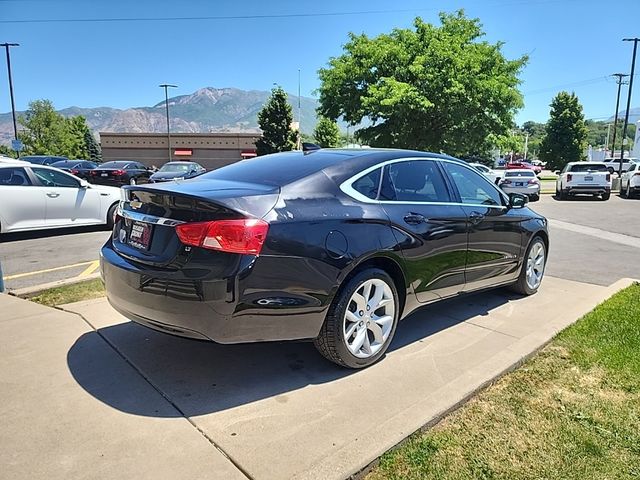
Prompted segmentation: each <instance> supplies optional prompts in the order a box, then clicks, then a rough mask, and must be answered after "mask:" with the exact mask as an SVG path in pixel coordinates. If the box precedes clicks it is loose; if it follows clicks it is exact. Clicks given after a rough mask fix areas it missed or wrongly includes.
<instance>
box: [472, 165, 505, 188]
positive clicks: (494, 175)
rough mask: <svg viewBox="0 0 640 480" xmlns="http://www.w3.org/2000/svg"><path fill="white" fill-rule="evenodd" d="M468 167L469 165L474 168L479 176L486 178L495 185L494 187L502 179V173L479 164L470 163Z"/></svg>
mask: <svg viewBox="0 0 640 480" xmlns="http://www.w3.org/2000/svg"><path fill="white" fill-rule="evenodd" d="M469 165H471V166H472V167H473V168H475V169H476V170H478V171H479V172H480V173H481V174H483V175H484V176H485V177H487V178H488V179H489V180H490V181H491V183H495V184H496V185H498V183H500V179H501V178H502V175H503V172H502V171H500V170H492V169H490V168H489V167H487V166H486V165H483V164H481V163H470V164H469Z"/></svg>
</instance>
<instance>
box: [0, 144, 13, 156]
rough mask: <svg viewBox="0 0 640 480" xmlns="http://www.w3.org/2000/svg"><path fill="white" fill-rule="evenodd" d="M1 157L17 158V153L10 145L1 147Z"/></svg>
mask: <svg viewBox="0 0 640 480" xmlns="http://www.w3.org/2000/svg"><path fill="white" fill-rule="evenodd" d="M0 155H4V156H5V157H11V158H16V152H14V151H13V150H11V147H9V146H8V145H0Z"/></svg>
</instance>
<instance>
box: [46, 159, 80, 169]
mask: <svg viewBox="0 0 640 480" xmlns="http://www.w3.org/2000/svg"><path fill="white" fill-rule="evenodd" d="M78 163H79V162H78V161H77V160H76V161H73V160H61V161H59V162H55V163H52V164H51V166H52V167H57V168H69V167H75V166H76V165H78Z"/></svg>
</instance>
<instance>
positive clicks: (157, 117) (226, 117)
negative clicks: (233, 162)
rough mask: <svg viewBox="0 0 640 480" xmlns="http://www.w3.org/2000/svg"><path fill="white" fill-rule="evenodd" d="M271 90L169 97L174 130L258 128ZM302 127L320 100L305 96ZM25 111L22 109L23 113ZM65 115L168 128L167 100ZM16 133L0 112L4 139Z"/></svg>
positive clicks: (120, 126) (121, 126)
mask: <svg viewBox="0 0 640 480" xmlns="http://www.w3.org/2000/svg"><path fill="white" fill-rule="evenodd" d="M269 95H270V92H267V91H260V90H248V91H247V90H239V89H237V88H213V87H206V88H201V89H199V90H197V91H195V92H193V93H192V94H190V95H179V96H176V97H171V98H169V108H170V109H171V112H170V113H171V130H172V131H174V132H184V133H189V132H194V133H195V132H238V131H243V132H254V131H257V130H258V123H257V115H258V112H259V111H260V109H261V108H262V106H263V105H264V103H265V102H266V100H267V98H268V97H269ZM289 102H290V103H291V105H292V106H293V111H294V117H295V118H296V119H297V116H298V97H297V96H295V95H289ZM300 105H301V113H302V131H303V132H305V133H311V132H312V131H313V129H314V127H315V125H316V107H317V101H316V100H315V99H313V98H308V97H301V101H300ZM21 113H23V112H19V114H21ZM60 113H61V114H62V115H64V116H73V115H84V116H85V117H86V119H87V123H88V124H89V126H90V127H91V128H92V129H93V130H94V131H95V132H100V131H105V132H106V131H108V132H164V131H166V119H165V104H164V101H163V102H160V103H158V104H156V105H153V106H146V107H145V106H143V107H132V108H127V109H125V110H120V109H117V108H110V107H95V108H80V107H70V108H65V109H63V110H60ZM12 137H13V127H12V124H11V113H3V114H0V143H4V144H8V143H9V142H10V140H11V138H12Z"/></svg>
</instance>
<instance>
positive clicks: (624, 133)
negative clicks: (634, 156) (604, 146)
mask: <svg viewBox="0 0 640 480" xmlns="http://www.w3.org/2000/svg"><path fill="white" fill-rule="evenodd" d="M622 41H623V42H633V54H632V57H631V73H630V75H629V91H628V92H627V111H626V112H624V127H622V148H621V149H620V167H619V168H618V177H621V176H622V162H623V159H624V142H625V140H626V139H627V126H628V125H629V110H630V109H631V93H632V92H633V75H634V72H635V70H636V53H637V52H638V42H640V38H638V37H635V38H623V39H622ZM620 187H622V182H621V183H620ZM620 190H622V188H620Z"/></svg>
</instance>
